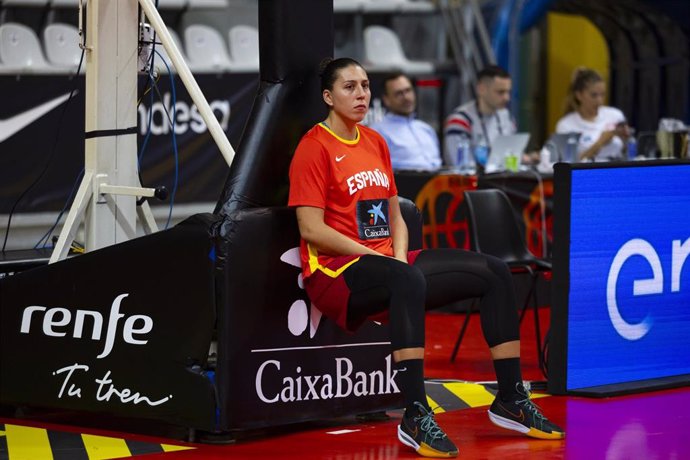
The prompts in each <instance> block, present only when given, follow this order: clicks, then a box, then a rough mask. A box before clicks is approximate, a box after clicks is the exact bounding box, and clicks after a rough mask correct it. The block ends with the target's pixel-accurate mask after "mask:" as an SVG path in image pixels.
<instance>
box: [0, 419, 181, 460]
mask: <svg viewBox="0 0 690 460" xmlns="http://www.w3.org/2000/svg"><path fill="white" fill-rule="evenodd" d="M188 449H193V447H187V446H176V445H171V444H156V443H151V442H143V441H135V440H127V439H121V438H112V437H107V436H96V435H91V434H84V433H70V432H65V431H54V430H46V429H44V428H35V427H28V426H22V425H11V424H5V425H3V424H0V460H106V459H110V458H122V457H134V456H136V455H144V454H154V453H164V452H174V451H179V450H188Z"/></svg>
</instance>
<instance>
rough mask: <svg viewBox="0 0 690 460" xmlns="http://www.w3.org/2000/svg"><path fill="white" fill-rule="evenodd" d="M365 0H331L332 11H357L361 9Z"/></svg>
mask: <svg viewBox="0 0 690 460" xmlns="http://www.w3.org/2000/svg"><path fill="white" fill-rule="evenodd" d="M365 2H366V0H333V11H334V12H336V13H357V12H359V11H361V10H362V7H363V5H364V3H365Z"/></svg>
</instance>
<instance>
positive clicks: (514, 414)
mask: <svg viewBox="0 0 690 460" xmlns="http://www.w3.org/2000/svg"><path fill="white" fill-rule="evenodd" d="M499 404H500V406H501V407H502V408H503V410H504V411H506V412H508V413H509V414H510V415H512V416H513V417H515V418H516V419H518V420H519V421H521V422H524V421H525V413H524V412H523V411H522V409H520V414H519V415H518V414H516V413H514V412H511V411H509V410H508V408H507V407H505V406H504V405H503V404H501V403H499Z"/></svg>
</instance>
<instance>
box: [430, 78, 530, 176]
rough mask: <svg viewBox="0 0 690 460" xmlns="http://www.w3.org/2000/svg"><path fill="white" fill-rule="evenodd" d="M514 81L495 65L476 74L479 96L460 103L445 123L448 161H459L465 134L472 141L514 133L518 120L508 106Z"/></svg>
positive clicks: (485, 140)
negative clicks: (460, 148)
mask: <svg viewBox="0 0 690 460" xmlns="http://www.w3.org/2000/svg"><path fill="white" fill-rule="evenodd" d="M511 89H512V81H511V78H510V75H509V74H508V72H507V71H505V70H504V69H502V68H501V67H498V66H495V65H492V66H489V67H486V68H485V69H483V70H481V71H480V72H479V74H477V99H476V100H472V101H470V102H468V103H466V104H463V105H461V106H460V107H457V108H456V109H455V110H453V112H452V113H451V114H450V115H449V116H448V117H447V118H446V121H445V124H444V126H443V134H444V149H443V150H444V151H443V157H444V161H445V163H446V164H447V165H454V164H456V163H457V151H458V145H459V144H460V141H461V139H462V138H463V137H464V138H465V139H468V140H469V141H470V143H471V145H479V144H482V143H484V144H485V145H486V146H487V147H488V148H491V143H492V142H493V140H494V139H496V137H497V136H499V135H506V134H515V132H516V127H515V120H514V119H513V117H512V116H511V115H510V112H509V111H508V109H507V108H506V107H507V106H508V103H509V102H510V91H511Z"/></svg>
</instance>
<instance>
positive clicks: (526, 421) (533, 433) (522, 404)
mask: <svg viewBox="0 0 690 460" xmlns="http://www.w3.org/2000/svg"><path fill="white" fill-rule="evenodd" d="M515 389H516V390H517V392H518V394H519V395H520V399H517V400H516V401H509V402H505V401H501V399H500V398H499V397H498V396H497V397H496V399H495V400H494V402H493V404H491V407H490V408H489V419H491V421H492V422H493V423H494V425H498V426H500V427H502V428H506V429H508V430H514V431H519V432H520V433H523V434H526V435H527V436H530V437H532V438H538V439H563V438H565V431H563V429H562V428H560V427H559V426H557V425H555V424H553V423H551V422H550V421H549V420H548V419H547V418H546V417H544V415H543V414H542V413H541V412H540V410H539V407H538V406H537V405H536V404H534V403H533V402H532V401H530V399H529V395H530V392H529V389H530V387H529V383H524V384H523V383H517V384H516V385H515Z"/></svg>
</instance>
